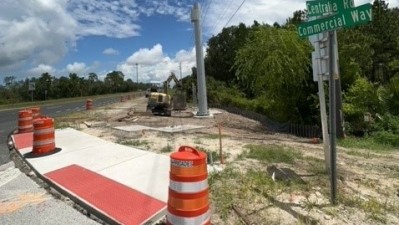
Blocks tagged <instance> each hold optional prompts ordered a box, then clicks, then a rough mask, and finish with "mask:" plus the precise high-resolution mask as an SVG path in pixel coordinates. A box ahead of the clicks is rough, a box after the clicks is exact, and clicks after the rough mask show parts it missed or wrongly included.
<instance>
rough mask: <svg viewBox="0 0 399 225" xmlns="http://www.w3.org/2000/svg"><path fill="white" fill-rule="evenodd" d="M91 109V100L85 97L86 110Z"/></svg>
mask: <svg viewBox="0 0 399 225" xmlns="http://www.w3.org/2000/svg"><path fill="white" fill-rule="evenodd" d="M90 109H93V100H91V99H87V100H86V110H90Z"/></svg>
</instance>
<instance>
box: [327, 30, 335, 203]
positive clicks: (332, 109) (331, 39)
mask: <svg viewBox="0 0 399 225" xmlns="http://www.w3.org/2000/svg"><path fill="white" fill-rule="evenodd" d="M328 38H329V49H328V54H329V64H330V65H329V70H330V90H329V91H330V109H329V110H330V153H331V157H330V160H331V164H330V165H331V174H330V178H331V202H332V204H334V205H335V204H336V203H337V164H336V161H337V160H336V159H337V149H336V143H335V142H336V130H337V126H336V125H337V124H336V117H337V115H336V110H335V109H336V107H337V105H336V96H335V77H334V75H335V74H334V70H335V69H334V66H335V65H334V63H335V62H334V61H335V57H334V55H335V51H334V31H329V32H328Z"/></svg>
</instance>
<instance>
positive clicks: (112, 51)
mask: <svg viewBox="0 0 399 225" xmlns="http://www.w3.org/2000/svg"><path fill="white" fill-rule="evenodd" d="M103 54H104V55H118V54H119V51H118V50H116V49H113V48H107V49H104V51H103Z"/></svg>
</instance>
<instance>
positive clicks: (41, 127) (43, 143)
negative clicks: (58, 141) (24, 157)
mask: <svg viewBox="0 0 399 225" xmlns="http://www.w3.org/2000/svg"><path fill="white" fill-rule="evenodd" d="M54 150H55V135H54V119H53V118H50V117H45V116H43V117H40V118H38V119H37V120H35V121H34V122H33V147H32V154H33V155H42V154H50V153H52V152H53V151H54Z"/></svg>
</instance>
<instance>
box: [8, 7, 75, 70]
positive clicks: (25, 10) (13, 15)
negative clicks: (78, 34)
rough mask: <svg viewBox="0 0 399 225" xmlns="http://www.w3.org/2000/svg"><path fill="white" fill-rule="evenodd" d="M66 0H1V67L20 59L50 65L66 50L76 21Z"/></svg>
mask: <svg viewBox="0 0 399 225" xmlns="http://www.w3.org/2000/svg"><path fill="white" fill-rule="evenodd" d="M65 4H66V0H61V1H46V0H35V1H24V0H14V1H11V0H9V1H2V2H1V7H0V15H1V18H0V46H1V47H2V48H1V54H0V67H3V66H12V65H14V64H18V63H20V62H21V61H23V62H26V61H31V62H33V64H36V65H39V64H52V63H54V62H56V61H58V60H59V59H60V58H61V57H63V55H64V54H65V53H66V52H67V48H68V47H69V45H71V44H72V45H73V43H74V41H75V40H76V39H75V35H74V33H75V29H76V27H77V24H76V22H75V20H74V19H73V18H72V17H71V16H70V15H68V14H67V13H66V12H65V10H64V8H65Z"/></svg>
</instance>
